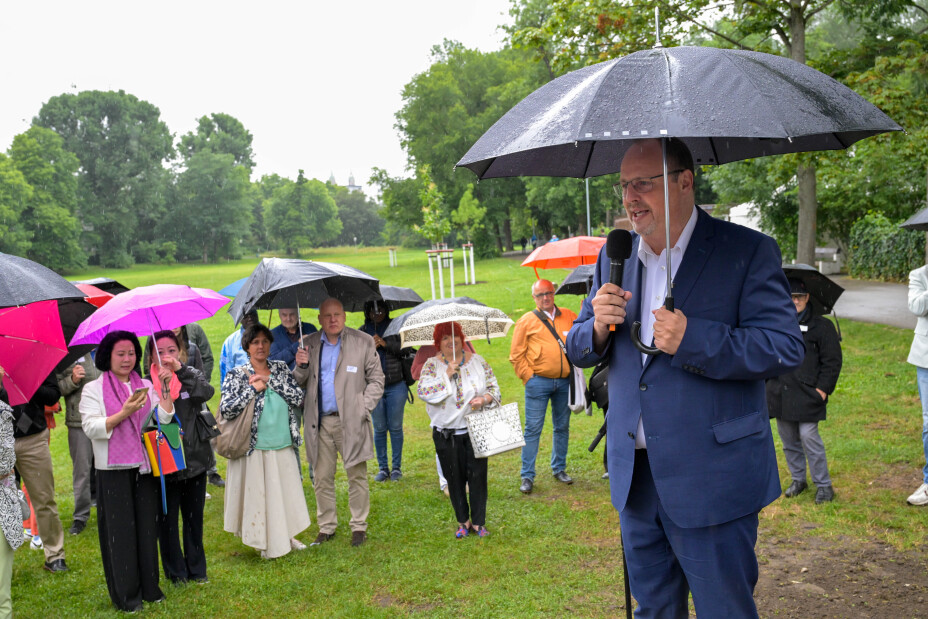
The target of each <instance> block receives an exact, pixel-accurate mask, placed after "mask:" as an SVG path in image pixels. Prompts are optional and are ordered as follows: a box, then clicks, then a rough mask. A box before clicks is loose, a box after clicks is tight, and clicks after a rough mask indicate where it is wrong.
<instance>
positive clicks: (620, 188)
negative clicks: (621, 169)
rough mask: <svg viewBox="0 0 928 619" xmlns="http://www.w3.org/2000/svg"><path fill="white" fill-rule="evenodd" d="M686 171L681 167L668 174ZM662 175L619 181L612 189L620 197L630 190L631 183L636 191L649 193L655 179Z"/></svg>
mask: <svg viewBox="0 0 928 619" xmlns="http://www.w3.org/2000/svg"><path fill="white" fill-rule="evenodd" d="M685 171H686V169H685V168H681V169H679V170H674V171H672V172H668V173H667V174H668V175H670V174H679V173H680V172H685ZM662 176H663V174H657V175H655V176H649V177H646V178H636V179H633V180H630V181H622V182H619V183H616V184H615V185H613V186H612V189H613V190H614V191H615V195H617V196H619V198H624V197H625V194H626V193H627V192H628V186H629V185H631V186H632V189H634V190H635V192H637V193H648V192H649V191H651V190H652V189H654V179H655V178H660V177H662Z"/></svg>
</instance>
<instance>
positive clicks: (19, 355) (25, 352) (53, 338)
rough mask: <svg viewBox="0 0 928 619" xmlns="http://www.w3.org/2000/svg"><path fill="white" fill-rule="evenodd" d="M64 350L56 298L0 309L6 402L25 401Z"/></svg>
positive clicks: (1, 359)
mask: <svg viewBox="0 0 928 619" xmlns="http://www.w3.org/2000/svg"><path fill="white" fill-rule="evenodd" d="M67 351H68V348H67V346H66V345H65V341H64V334H63V333H62V332H61V323H60V321H59V319H58V303H57V302H55V301H39V302H36V303H31V304H29V305H24V306H22V307H7V308H3V309H0V367H2V368H3V371H4V372H5V374H6V376H5V377H4V378H3V386H4V387H5V388H6V391H7V395H8V396H9V399H10V405H12V406H16V405H18V404H25V403H26V402H28V401H29V398H31V397H32V396H33V395H34V394H35V392H36V390H37V389H38V388H39V386H40V385H41V384H42V381H44V380H45V379H46V378H47V377H48V375H49V374H50V373H51V371H52V370H53V369H54V368H55V364H57V363H58V361H59V360H60V359H61V358H62V357H64V355H65V353H66V352H67Z"/></svg>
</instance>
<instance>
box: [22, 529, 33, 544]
mask: <svg viewBox="0 0 928 619" xmlns="http://www.w3.org/2000/svg"><path fill="white" fill-rule="evenodd" d="M27 539H32V529H23V540H24V541H25V540H27Z"/></svg>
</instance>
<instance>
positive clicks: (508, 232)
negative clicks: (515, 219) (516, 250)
mask: <svg viewBox="0 0 928 619" xmlns="http://www.w3.org/2000/svg"><path fill="white" fill-rule="evenodd" d="M503 237H504V239H505V242H506V251H512V221H511V219H510V218H509V211H508V209H507V211H506V219H504V220H503Z"/></svg>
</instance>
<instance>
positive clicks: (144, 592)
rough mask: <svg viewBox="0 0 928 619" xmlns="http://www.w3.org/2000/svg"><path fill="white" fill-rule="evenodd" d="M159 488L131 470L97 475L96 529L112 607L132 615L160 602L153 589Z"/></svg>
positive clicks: (155, 586) (157, 590)
mask: <svg viewBox="0 0 928 619" xmlns="http://www.w3.org/2000/svg"><path fill="white" fill-rule="evenodd" d="M160 492H161V487H160V484H159V482H158V480H157V479H156V478H155V477H154V476H153V475H150V474H147V475H142V474H140V473H139V470H138V469H137V468H135V469H120V470H109V471H103V470H98V471H97V530H98V532H99V535H100V555H101V558H102V559H103V574H104V576H105V577H106V588H107V589H108V590H109V593H110V599H111V600H112V601H113V605H114V606H116V608H118V609H120V610H126V611H131V610H136V609H139V608H141V607H142V602H143V601H145V602H154V601H156V600H160V599H161V598H163V597H164V593H162V592H161V588H160V587H159V586H158V514H159V512H160V511H161V500H160V499H161V497H160V496H159V493H160Z"/></svg>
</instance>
